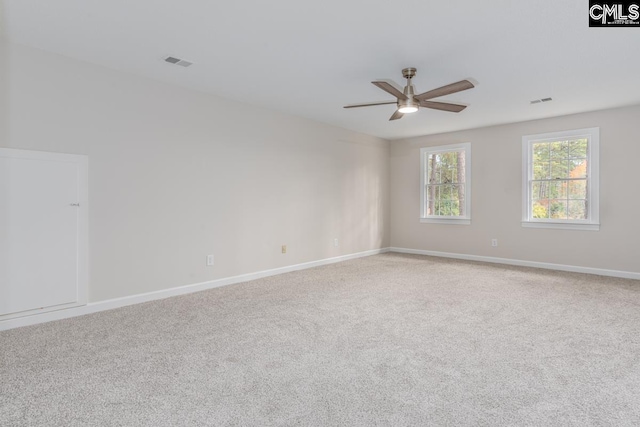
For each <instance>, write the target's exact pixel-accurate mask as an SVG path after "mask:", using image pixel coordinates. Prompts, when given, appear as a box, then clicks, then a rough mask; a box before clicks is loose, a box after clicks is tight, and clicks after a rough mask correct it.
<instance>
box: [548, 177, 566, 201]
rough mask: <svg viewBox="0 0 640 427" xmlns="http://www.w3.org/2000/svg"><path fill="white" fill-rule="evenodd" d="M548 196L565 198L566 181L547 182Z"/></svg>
mask: <svg viewBox="0 0 640 427" xmlns="http://www.w3.org/2000/svg"><path fill="white" fill-rule="evenodd" d="M548 197H549V198H551V199H566V198H567V181H564V180H557V181H551V182H549V196H548Z"/></svg>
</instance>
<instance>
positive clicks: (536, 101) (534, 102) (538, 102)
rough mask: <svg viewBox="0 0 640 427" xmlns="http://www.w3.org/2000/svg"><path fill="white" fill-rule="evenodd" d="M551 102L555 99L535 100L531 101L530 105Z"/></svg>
mask: <svg viewBox="0 0 640 427" xmlns="http://www.w3.org/2000/svg"><path fill="white" fill-rule="evenodd" d="M549 101H553V98H542V99H534V100H533V101H530V103H531V104H540V103H541V102H549Z"/></svg>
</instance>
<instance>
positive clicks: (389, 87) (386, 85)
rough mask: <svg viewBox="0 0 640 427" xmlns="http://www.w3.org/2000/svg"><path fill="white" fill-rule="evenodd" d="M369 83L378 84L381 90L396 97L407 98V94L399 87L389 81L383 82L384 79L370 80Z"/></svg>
mask: <svg viewBox="0 0 640 427" xmlns="http://www.w3.org/2000/svg"><path fill="white" fill-rule="evenodd" d="M371 83H373V84H374V85H376V86H378V87H379V88H380V89H382V90H383V91H385V92H387V93H390V94H391V95H393V96H395V97H396V98H398V99H407V95H405V94H404V93H402V91H401V90H400V89H398V88H397V87H395V86H394V85H393V84H391V83H390V82H385V81H382V80H380V81H375V82H371Z"/></svg>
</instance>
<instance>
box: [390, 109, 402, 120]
mask: <svg viewBox="0 0 640 427" xmlns="http://www.w3.org/2000/svg"><path fill="white" fill-rule="evenodd" d="M402 116H404V114H402V113H401V112H400V111H398V110H396V112H395V113H393V114H392V115H391V118H390V119H389V121H391V120H398V119H401V118H402Z"/></svg>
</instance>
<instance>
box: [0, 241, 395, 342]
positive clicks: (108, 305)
mask: <svg viewBox="0 0 640 427" xmlns="http://www.w3.org/2000/svg"><path fill="white" fill-rule="evenodd" d="M385 252H389V248H381V249H373V250H370V251H364V252H358V253H355V254H349V255H342V256H337V257H333V258H326V259H321V260H318V261H311V262H305V263H302V264H295V265H289V266H286V267H279V268H274V269H272V270H264V271H258V272H256V273H249V274H242V275H239V276H233V277H226V278H223V279H216V280H211V281H209V282H202V283H195V284H192V285H185V286H179V287H175V288H170V289H163V290H161V291H155V292H148V293H144V294H137V295H131V296H127V297H122V298H114V299H110V300H105V301H98V302H92V303H89V304H87V305H83V306H80V307H73V308H68V309H64V310H57V311H49V312H46V313H38V314H33V315H30V316H24V317H17V318H12V319H6V320H0V331H3V330H7V329H13V328H19V327H22V326H29V325H35V324H38V323H44V322H51V321H53V320H61V319H67V318H69V317H76V316H82V315H85V314H90V313H97V312H99V311H104V310H111V309H114V308H118V307H125V306H128V305H133V304H140V303H143V302H148V301H154V300H159V299H164V298H169V297H173V296H176V295H184V294H190V293H193V292H199V291H204V290H207V289H213V288H219V287H221V286H227V285H233V284H236V283H242V282H248V281H250V280H256V279H261V278H263V277H268V276H275V275H278V274H283V273H289V272H291V271H297V270H304V269H307V268H312V267H318V266H321V265H327V264H333V263H336V262H341V261H347V260H350V259H355V258H361V257H366V256H371V255H377V254H382V253H385Z"/></svg>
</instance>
